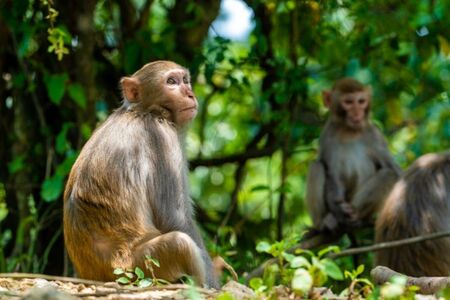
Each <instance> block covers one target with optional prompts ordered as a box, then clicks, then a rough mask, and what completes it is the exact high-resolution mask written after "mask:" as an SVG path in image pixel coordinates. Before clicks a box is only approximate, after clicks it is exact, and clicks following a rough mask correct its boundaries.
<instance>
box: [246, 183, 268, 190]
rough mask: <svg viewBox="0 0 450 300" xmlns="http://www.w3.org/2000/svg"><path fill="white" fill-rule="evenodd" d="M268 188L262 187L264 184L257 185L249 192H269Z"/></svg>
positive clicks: (266, 186)
mask: <svg viewBox="0 0 450 300" xmlns="http://www.w3.org/2000/svg"><path fill="white" fill-rule="evenodd" d="M269 190H270V187H269V186H268V185H264V184H258V185H255V186H254V187H252V189H251V190H250V191H251V192H259V191H269Z"/></svg>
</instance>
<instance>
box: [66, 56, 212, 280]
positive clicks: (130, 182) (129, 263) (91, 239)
mask: <svg viewBox="0 0 450 300" xmlns="http://www.w3.org/2000/svg"><path fill="white" fill-rule="evenodd" d="M190 80H191V79H190V75H189V72H188V70H187V69H185V68H184V67H182V66H179V65H178V64H176V63H173V62H170V61H155V62H152V63H149V64H146V65H145V66H143V67H142V68H141V69H140V70H138V71H137V72H136V73H134V74H133V75H132V76H131V77H123V78H122V79H121V80H120V85H121V88H122V92H123V97H124V101H123V105H122V106H121V107H120V108H119V109H117V110H116V111H114V112H113V113H112V114H111V115H110V116H109V117H108V119H107V120H106V121H105V122H104V123H103V125H101V126H100V127H99V128H98V129H97V130H96V131H95V132H94V134H93V135H92V137H91V138H90V139H89V140H88V141H87V143H86V144H85V145H84V147H83V149H82V150H81V153H80V155H79V157H78V159H77V160H76V162H75V164H74V165H73V167H72V170H71V172H70V175H69V179H68V182H67V185H66V189H65V193H64V237H65V244H66V247H67V252H68V254H69V257H70V258H71V260H72V262H73V264H74V267H75V269H76V271H77V273H78V275H79V276H80V277H81V278H86V279H93V280H102V281H110V280H114V279H115V276H114V275H113V271H114V269H115V268H119V267H120V268H134V267H136V266H138V267H140V268H141V269H142V270H144V271H146V272H147V275H150V273H149V271H148V270H147V269H146V268H145V256H146V255H150V256H151V257H152V258H155V259H157V260H158V261H159V263H160V267H159V268H158V267H154V274H155V276H156V277H157V278H162V279H165V280H168V281H176V280H178V279H179V278H180V277H182V276H183V275H185V274H186V275H190V276H192V277H193V278H194V280H196V282H197V283H198V284H200V285H206V286H209V287H215V288H217V287H218V282H217V280H216V278H215V276H214V275H213V266H212V262H211V259H210V257H209V255H208V253H207V251H206V249H205V246H204V244H203V241H202V238H201V236H200V234H199V232H198V230H197V227H196V224H195V222H194V220H193V207H192V201H191V199H190V197H189V189H188V180H187V163H186V159H185V156H184V153H183V149H182V146H183V142H182V141H183V133H184V132H185V128H186V126H187V125H188V124H189V122H190V121H191V120H192V119H193V118H194V117H195V115H196V113H197V99H196V97H195V95H194V93H193V91H192V88H191V82H190Z"/></svg>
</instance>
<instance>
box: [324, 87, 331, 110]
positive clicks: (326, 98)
mask: <svg viewBox="0 0 450 300" xmlns="http://www.w3.org/2000/svg"><path fill="white" fill-rule="evenodd" d="M322 100H323V105H325V107H327V108H330V107H331V91H330V90H324V91H322Z"/></svg>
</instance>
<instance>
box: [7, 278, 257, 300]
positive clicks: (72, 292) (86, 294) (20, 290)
mask: <svg viewBox="0 0 450 300" xmlns="http://www.w3.org/2000/svg"><path fill="white" fill-rule="evenodd" d="M1 275H4V274H1ZM1 275H0V300H3V299H27V300H32V299H33V300H34V299H35V300H38V299H39V300H44V299H45V300H69V299H93V300H98V299H108V300H111V299H215V298H216V297H217V296H219V295H220V294H223V293H229V294H231V295H232V296H233V297H234V298H235V299H248V298H253V297H254V293H253V291H252V290H251V289H249V288H248V287H246V286H244V285H241V284H239V283H237V282H234V281H230V282H228V283H227V284H226V285H224V286H223V288H222V289H221V290H220V291H218V290H214V289H203V288H197V287H192V286H189V285H184V284H173V285H165V286H157V287H149V288H144V289H142V288H139V289H138V288H125V287H123V286H120V285H119V284H117V283H115V282H107V283H94V282H92V284H91V283H90V282H88V281H86V282H80V280H78V279H76V278H73V279H71V278H65V277H60V278H57V277H55V278H56V280H54V279H49V278H48V277H47V278H27V275H24V274H15V275H14V276H13V275H9V276H8V277H1ZM34 276H36V275H34Z"/></svg>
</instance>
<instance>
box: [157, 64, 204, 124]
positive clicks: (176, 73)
mask: <svg viewBox="0 0 450 300" xmlns="http://www.w3.org/2000/svg"><path fill="white" fill-rule="evenodd" d="M163 80H164V81H163V91H164V94H165V96H166V97H165V98H166V99H165V101H164V102H165V103H163V105H166V106H167V107H168V108H169V109H170V111H171V112H172V113H173V115H174V122H175V124H177V125H178V126H180V127H183V126H184V125H186V124H187V123H189V122H190V121H191V120H192V119H194V118H195V116H196V115H197V106H198V104H197V99H196V97H195V95H194V92H193V91H192V87H191V82H190V80H191V79H190V76H189V73H188V72H187V70H185V69H171V70H170V71H168V72H167V73H165V74H164V75H163Z"/></svg>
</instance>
